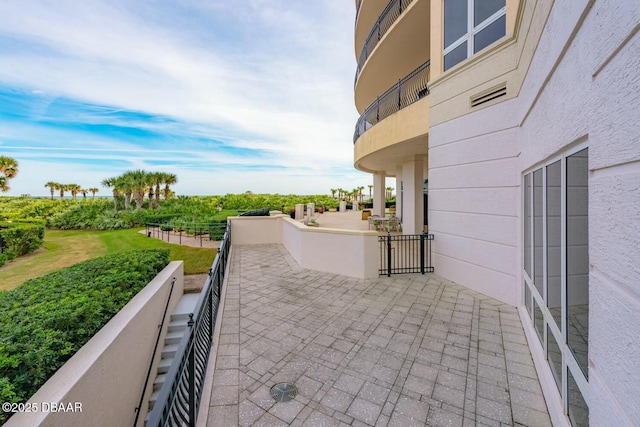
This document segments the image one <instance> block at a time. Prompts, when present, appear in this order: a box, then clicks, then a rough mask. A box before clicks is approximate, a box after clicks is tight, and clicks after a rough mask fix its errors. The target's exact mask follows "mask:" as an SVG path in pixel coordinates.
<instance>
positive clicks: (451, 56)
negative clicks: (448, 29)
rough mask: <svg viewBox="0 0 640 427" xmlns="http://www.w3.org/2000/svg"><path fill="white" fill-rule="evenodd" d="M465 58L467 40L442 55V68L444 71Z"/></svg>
mask: <svg viewBox="0 0 640 427" xmlns="http://www.w3.org/2000/svg"><path fill="white" fill-rule="evenodd" d="M465 59H467V42H464V43H462V44H461V45H460V46H458V47H457V48H455V49H453V50H452V51H451V52H449V53H447V54H446V55H445V56H444V69H445V71H446V70H448V69H449V68H451V67H453V66H454V65H456V64H458V63H460V62H462V61H464V60H465Z"/></svg>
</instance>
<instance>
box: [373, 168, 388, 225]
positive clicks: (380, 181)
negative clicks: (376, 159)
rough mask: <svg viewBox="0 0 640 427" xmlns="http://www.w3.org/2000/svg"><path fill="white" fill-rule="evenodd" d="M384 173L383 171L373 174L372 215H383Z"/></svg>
mask: <svg viewBox="0 0 640 427" xmlns="http://www.w3.org/2000/svg"><path fill="white" fill-rule="evenodd" d="M384 183H385V175H384V174H383V173H374V174H373V211H372V212H371V213H372V214H373V215H380V216H384V192H385V187H384Z"/></svg>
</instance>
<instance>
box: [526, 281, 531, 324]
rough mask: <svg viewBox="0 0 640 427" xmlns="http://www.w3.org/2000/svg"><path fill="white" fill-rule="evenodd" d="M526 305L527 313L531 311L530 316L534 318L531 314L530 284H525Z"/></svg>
mask: <svg viewBox="0 0 640 427" xmlns="http://www.w3.org/2000/svg"><path fill="white" fill-rule="evenodd" d="M524 305H525V306H526V307H527V313H529V317H530V318H531V319H533V317H532V314H531V291H530V290H529V286H527V284H526V283H525V284H524Z"/></svg>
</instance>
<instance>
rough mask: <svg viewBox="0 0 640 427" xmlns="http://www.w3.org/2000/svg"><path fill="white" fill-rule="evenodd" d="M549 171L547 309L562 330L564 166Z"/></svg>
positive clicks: (557, 165) (549, 167)
mask: <svg viewBox="0 0 640 427" xmlns="http://www.w3.org/2000/svg"><path fill="white" fill-rule="evenodd" d="M546 171H547V188H546V192H547V307H549V311H550V312H551V315H552V316H553V320H555V321H556V326H558V329H561V328H562V320H561V319H562V302H561V298H562V290H561V286H562V277H561V276H562V248H561V245H562V228H561V227H562V218H561V215H562V208H561V205H562V188H561V185H562V166H561V162H560V160H558V161H557V162H555V163H552V164H550V165H549V166H547V168H546Z"/></svg>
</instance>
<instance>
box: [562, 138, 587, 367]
mask: <svg viewBox="0 0 640 427" xmlns="http://www.w3.org/2000/svg"><path fill="white" fill-rule="evenodd" d="M588 150H589V149H588V148H585V149H584V150H582V151H579V152H577V153H575V154H573V155H571V156H569V157H567V171H566V174H567V176H566V180H567V196H566V197H567V219H566V221H567V261H566V262H567V344H568V345H569V348H570V349H571V351H572V352H573V354H574V356H575V358H576V361H577V362H578V365H580V368H581V369H582V371H583V373H584V375H585V376H586V377H587V378H589V373H588V369H587V366H588V347H589V151H588Z"/></svg>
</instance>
